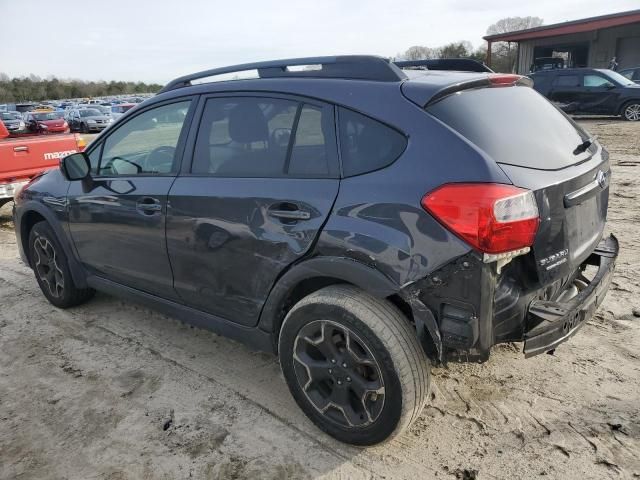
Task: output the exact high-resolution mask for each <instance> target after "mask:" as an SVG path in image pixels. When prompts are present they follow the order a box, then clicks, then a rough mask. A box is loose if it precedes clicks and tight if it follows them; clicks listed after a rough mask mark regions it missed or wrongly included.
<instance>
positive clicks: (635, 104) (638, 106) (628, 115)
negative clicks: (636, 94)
mask: <svg viewBox="0 0 640 480" xmlns="http://www.w3.org/2000/svg"><path fill="white" fill-rule="evenodd" d="M620 115H622V118H623V119H624V120H627V121H628V122H638V121H640V100H632V101H630V102H627V103H625V104H624V105H623V106H622V109H621V110H620Z"/></svg>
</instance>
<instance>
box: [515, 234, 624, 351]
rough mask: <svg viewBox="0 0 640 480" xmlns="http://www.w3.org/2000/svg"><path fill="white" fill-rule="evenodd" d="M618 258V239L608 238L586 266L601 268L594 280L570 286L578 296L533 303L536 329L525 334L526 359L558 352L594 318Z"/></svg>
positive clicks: (532, 322)
mask: <svg viewBox="0 0 640 480" xmlns="http://www.w3.org/2000/svg"><path fill="white" fill-rule="evenodd" d="M617 257H618V240H617V239H616V237H615V236H613V235H611V236H609V237H607V238H604V239H603V240H602V241H601V242H600V243H599V244H598V247H597V248H596V249H595V250H594V251H593V253H592V254H591V255H590V256H589V258H587V260H586V261H585V266H586V265H594V266H596V267H598V271H597V273H596V274H595V276H594V277H593V279H592V280H591V281H590V282H588V280H586V279H585V278H579V279H578V280H576V281H575V282H574V283H572V284H571V285H570V286H569V287H568V288H573V289H575V288H577V289H578V293H577V295H574V296H572V298H570V299H569V300H567V301H556V302H550V301H544V300H535V301H533V302H532V303H531V305H530V306H529V310H528V313H527V325H531V326H532V327H531V328H530V329H529V330H528V331H527V332H526V333H525V340H524V354H525V357H532V356H534V355H538V354H540V353H544V352H548V351H550V350H553V349H555V348H556V347H557V346H558V345H559V344H561V343H562V342H564V341H566V340H568V339H569V338H571V337H572V336H573V335H574V334H575V333H576V332H577V331H578V330H579V329H580V328H581V327H582V325H584V323H585V322H586V321H587V320H589V319H590V318H591V317H592V316H593V314H594V313H595V311H596V309H597V308H598V306H599V305H600V304H601V303H602V300H604V297H605V295H606V293H607V290H608V289H609V284H610V283H611V277H612V276H613V271H614V269H615V263H616V258H617ZM587 282H588V283H587ZM576 285H578V286H577V287H576ZM563 297H566V296H564V295H563V294H562V293H561V294H560V295H559V296H558V298H563Z"/></svg>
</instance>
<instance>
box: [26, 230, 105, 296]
mask: <svg viewBox="0 0 640 480" xmlns="http://www.w3.org/2000/svg"><path fill="white" fill-rule="evenodd" d="M29 258H30V260H31V268H32V269H33V271H34V273H35V275H36V281H37V282H38V285H39V286H40V290H42V293H43V294H44V296H45V297H47V300H49V302H51V303H52V304H53V305H55V306H56V307H59V308H69V307H73V306H76V305H79V304H81V303H84V302H86V301H87V300H89V299H90V298H91V297H92V296H93V294H94V293H95V292H94V290H93V289H90V288H77V287H76V286H75V284H74V282H73V278H72V277H71V271H70V270H69V264H68V262H67V257H66V255H65V253H64V250H63V249H62V247H61V245H60V243H59V242H58V239H57V238H56V236H55V234H54V233H53V230H52V229H51V226H49V224H48V223H47V222H44V221H43V222H38V223H36V224H35V225H34V226H33V228H32V229H31V232H30V233H29Z"/></svg>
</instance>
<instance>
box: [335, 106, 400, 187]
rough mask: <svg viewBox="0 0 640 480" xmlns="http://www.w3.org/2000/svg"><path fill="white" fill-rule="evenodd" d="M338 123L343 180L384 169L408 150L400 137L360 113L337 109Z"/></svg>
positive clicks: (398, 134) (386, 126) (397, 133)
mask: <svg viewBox="0 0 640 480" xmlns="http://www.w3.org/2000/svg"><path fill="white" fill-rule="evenodd" d="M338 121H339V127H340V128H339V137H340V153H341V156H342V172H343V175H344V176H345V177H352V176H354V175H360V174H363V173H367V172H372V171H374V170H379V169H381V168H384V167H387V166H389V165H391V164H392V163H393V162H395V161H396V159H397V158H398V157H399V156H400V155H401V154H402V152H403V151H404V149H405V148H406V146H407V139H406V137H405V136H404V135H403V134H402V133H400V132H398V131H397V130H395V129H393V128H391V127H389V126H388V125H385V124H383V123H381V122H378V121H377V120H374V119H372V118H369V117H367V116H365V115H362V114H360V113H356V112H353V111H351V110H347V109H346V108H340V109H339V112H338Z"/></svg>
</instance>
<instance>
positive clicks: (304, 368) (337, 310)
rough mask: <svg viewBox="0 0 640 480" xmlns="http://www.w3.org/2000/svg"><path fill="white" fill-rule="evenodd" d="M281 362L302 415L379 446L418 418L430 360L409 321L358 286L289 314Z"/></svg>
mask: <svg viewBox="0 0 640 480" xmlns="http://www.w3.org/2000/svg"><path fill="white" fill-rule="evenodd" d="M279 357H280V364H281V367H282V371H283V374H284V376H285V379H286V381H287V384H288V386H289V389H290V390H291V393H292V395H293V397H294V399H295V400H296V402H297V403H298V405H299V406H300V408H301V409H302V410H303V412H304V413H305V414H306V415H307V416H308V417H309V418H310V419H311V421H313V422H314V423H315V424H316V425H317V426H318V427H319V428H320V429H322V430H324V431H325V432H327V433H328V434H329V435H331V436H333V437H334V438H336V439H337V440H340V441H342V442H345V443H351V444H355V445H374V444H377V443H381V442H384V441H388V440H391V439H392V438H394V437H396V436H397V435H399V434H400V433H402V432H403V431H404V430H406V429H407V428H408V427H409V426H410V425H411V424H412V423H413V422H414V421H415V420H416V419H417V418H418V415H419V414H420V412H421V411H422V408H423V406H424V403H425V401H426V398H427V393H428V389H429V377H430V371H429V362H428V359H427V357H426V355H425V353H424V351H423V350H422V347H421V346H420V344H419V342H418V339H417V336H416V332H415V330H414V329H413V327H412V326H411V324H410V323H409V320H408V319H407V318H406V317H405V316H404V315H403V314H402V313H401V312H400V311H399V310H398V309H397V308H396V307H395V306H394V305H393V304H391V303H389V302H387V301H386V300H382V299H378V298H375V297H372V296H371V295H368V294H367V293H365V292H363V291H361V290H359V289H357V288H355V287H351V286H344V285H334V286H330V287H326V288H323V289H321V290H319V291H317V292H315V293H312V294H311V295H309V296H308V297H305V298H304V299H302V300H301V301H300V302H298V303H297V304H296V305H295V306H294V307H293V308H292V309H291V310H290V311H289V313H288V314H287V316H286V318H285V320H284V323H283V325H282V329H281V332H280V338H279Z"/></svg>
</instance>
